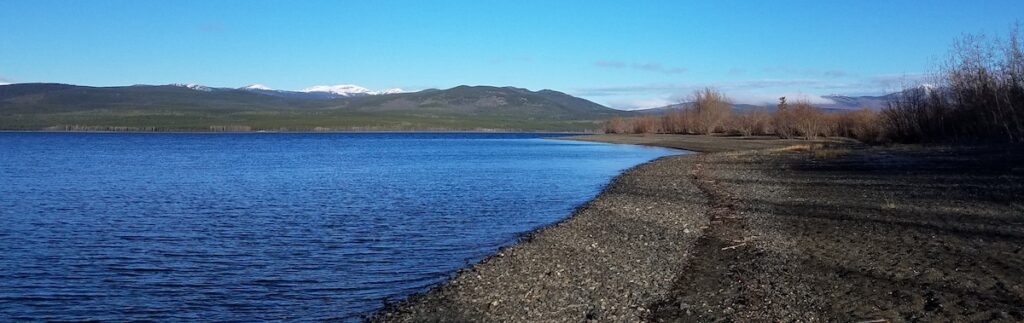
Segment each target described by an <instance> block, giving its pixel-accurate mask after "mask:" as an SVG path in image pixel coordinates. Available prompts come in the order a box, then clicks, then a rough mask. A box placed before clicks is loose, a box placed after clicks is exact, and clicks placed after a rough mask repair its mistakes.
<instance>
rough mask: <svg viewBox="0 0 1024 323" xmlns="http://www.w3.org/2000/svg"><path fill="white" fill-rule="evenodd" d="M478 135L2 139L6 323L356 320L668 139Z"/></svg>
mask: <svg viewBox="0 0 1024 323" xmlns="http://www.w3.org/2000/svg"><path fill="white" fill-rule="evenodd" d="M549 136H553V135H552V134H482V133H238V134H160V133H0V320H2V321H9V320H14V319H32V320H86V319H88V320H111V321H123V320H135V319H152V320H237V321H251V320H257V319H263V320H266V319H270V320H324V319H340V320H357V319H359V318H360V317H362V316H363V315H366V313H369V312H372V311H374V310H377V309H379V308H381V307H382V305H383V303H384V301H385V300H397V299H402V298H404V297H406V296H408V295H410V294H413V293H416V292H422V291H425V290H427V289H429V287H430V286H432V285H435V284H437V283H440V282H443V281H444V280H446V279H447V278H449V277H450V276H451V275H453V274H454V272H455V271H456V270H458V269H459V268H462V267H464V266H466V265H468V264H471V263H474V262H477V261H479V260H481V259H483V258H484V257H486V256H487V255H489V254H491V253H493V252H495V251H496V250H497V249H498V248H500V247H502V246H507V245H510V244H512V243H514V242H515V241H516V239H517V237H519V236H521V235H522V234H524V233H526V232H529V231H532V230H535V229H537V228H539V227H543V226H545V225H550V224H552V223H556V222H558V221H560V220H563V219H565V218H566V217H568V216H569V215H571V214H572V211H573V209H574V208H576V207H577V206H580V205H582V204H583V203H586V202H587V201H588V200H590V199H592V198H593V197H594V196H596V194H598V193H599V192H600V191H601V189H602V188H603V187H604V186H605V185H606V184H607V183H608V182H609V181H610V180H611V179H612V178H613V177H615V176H616V175H618V174H619V173H621V172H622V171H623V170H625V169H627V168H630V167H632V166H635V165H637V164H640V163H644V162H647V161H650V160H652V159H656V158H659V157H662V156H666V155H671V154H678V153H681V151H673V150H667V149H660V148H647V147H638V146H626V145H610V144H600V143H586V142H575V141H562V140H552V139H544V137H549Z"/></svg>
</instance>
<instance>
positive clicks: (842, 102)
mask: <svg viewBox="0 0 1024 323" xmlns="http://www.w3.org/2000/svg"><path fill="white" fill-rule="evenodd" d="M896 95H899V93H890V94H886V95H880V96H867V95H865V96H844V95H835V94H834V95H826V96H822V98H825V99H828V100H830V101H832V103H821V104H815V106H817V107H818V108H821V109H823V110H825V111H837V112H838V111H848V110H858V109H865V108H866V109H872V110H881V109H883V108H885V107H886V104H887V102H889V100H891V99H892V98H893V97H895V96H896ZM691 104H693V103H692V102H686V103H677V104H671V105H666V106H663V107H658V108H651V109H643V110H634V111H635V112H637V113H640V114H645V115H661V114H665V113H667V112H669V111H676V110H680V109H682V108H684V107H687V106H689V105H691ZM775 108H776V106H775V105H774V104H766V105H763V106H761V105H753V104H733V110H734V111H750V110H754V109H765V110H768V111H774V110H775Z"/></svg>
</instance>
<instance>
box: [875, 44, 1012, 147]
mask: <svg viewBox="0 0 1024 323" xmlns="http://www.w3.org/2000/svg"><path fill="white" fill-rule="evenodd" d="M1019 30H1020V29H1019V27H1018V28H1015V29H1014V30H1013V31H1012V32H1011V33H1010V37H1009V39H1008V40H1007V41H998V40H988V39H987V37H986V36H985V35H971V36H966V37H964V38H962V39H960V40H958V41H957V42H956V43H955V44H954V46H953V49H952V51H951V55H950V58H949V61H948V62H947V63H946V64H945V66H944V67H943V68H942V69H941V71H940V73H939V75H938V76H939V82H938V84H937V85H938V87H937V88H935V89H934V90H933V89H932V88H927V87H914V88H910V89H905V90H904V91H903V92H901V93H900V95H898V96H897V97H896V98H894V99H893V100H892V101H891V102H889V106H888V108H887V109H886V110H885V111H884V112H883V119H884V122H885V127H886V134H887V137H888V138H889V139H891V140H893V141H898V142H935V141H963V140H969V141H977V140H981V141H991V142H1008V143H1024V46H1022V44H1021V42H1020V39H1019Z"/></svg>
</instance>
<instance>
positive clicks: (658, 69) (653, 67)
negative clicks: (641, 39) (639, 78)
mask: <svg viewBox="0 0 1024 323" xmlns="http://www.w3.org/2000/svg"><path fill="white" fill-rule="evenodd" d="M594 66H597V67H603V68H612V69H621V68H627V67H628V68H631V69H634V70H638V71H645V72H655V73H662V74H668V75H674V74H682V73H686V71H688V69H687V68H685V67H669V66H664V65H662V64H660V63H626V62H623V61H610V60H600V61H596V62H594Z"/></svg>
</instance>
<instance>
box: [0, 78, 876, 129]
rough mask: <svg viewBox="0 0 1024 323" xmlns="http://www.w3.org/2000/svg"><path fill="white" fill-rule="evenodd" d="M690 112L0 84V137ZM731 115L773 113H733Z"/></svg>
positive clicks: (593, 123)
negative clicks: (38, 133)
mask: <svg viewBox="0 0 1024 323" xmlns="http://www.w3.org/2000/svg"><path fill="white" fill-rule="evenodd" d="M893 95H896V94H895V93H894V94H888V95H883V96H840V95H830V96H825V97H824V98H826V99H828V100H830V101H831V102H832V103H828V104H820V105H819V107H820V108H823V109H825V110H828V111H845V110H851V109H860V108H868V109H881V108H883V107H884V105H885V103H886V102H887V101H888V100H889V99H891V98H892V96H893ZM690 104H692V103H680V104H674V105H668V106H664V107H659V108H653V109H646V110H634V111H623V110H616V109H611V108H608V107H605V106H603V105H600V104H597V103H594V102H591V101H588V100H586V99H582V98H578V97H574V96H571V95H568V94H565V93H562V92H558V91H553V90H540V91H531V90H527V89H523V88H516V87H494V86H465V85H463V86H457V87H454V88H450V89H444V90H439V89H428V90H423V91H417V92H404V91H402V90H401V89H388V90H381V91H372V90H369V89H366V88H364V87H360V86H356V85H334V86H326V85H324V86H312V87H308V88H305V89H302V90H298V91H287V90H275V89H272V88H270V87H267V86H264V85H260V84H253V85H249V86H245V87H241V88H216V87H207V86H203V85H198V84H169V85H133V86H118V87H91V86H79V85H70V84H57V83H20V84H8V85H0V130H46V129H52V130H151V131H211V130H238V131H255V130H290V131H318V130H507V131H589V130H596V129H598V128H600V126H601V124H602V122H604V121H605V120H608V119H610V118H613V117H630V116H638V115H660V114H664V113H666V112H669V111H673V110H678V109H681V108H683V107H686V106H688V105H690ZM733 108H734V109H735V110H737V111H749V110H753V109H766V110H769V111H770V110H774V108H775V107H774V105H766V106H757V105H749V104H734V105H733Z"/></svg>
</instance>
